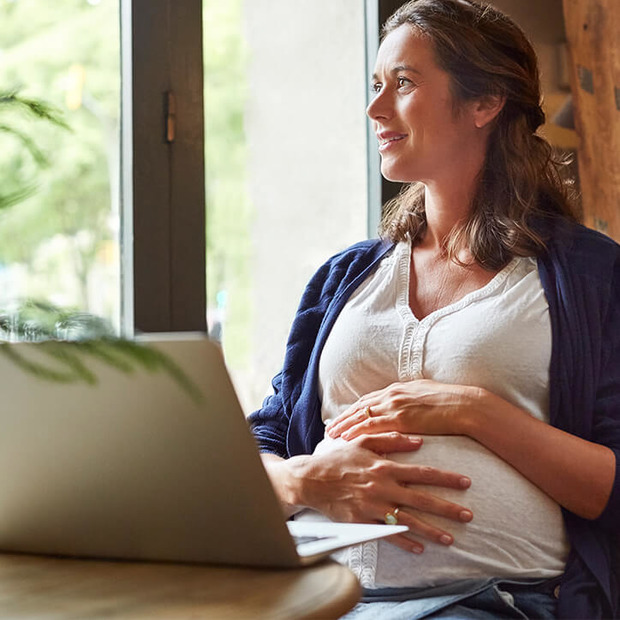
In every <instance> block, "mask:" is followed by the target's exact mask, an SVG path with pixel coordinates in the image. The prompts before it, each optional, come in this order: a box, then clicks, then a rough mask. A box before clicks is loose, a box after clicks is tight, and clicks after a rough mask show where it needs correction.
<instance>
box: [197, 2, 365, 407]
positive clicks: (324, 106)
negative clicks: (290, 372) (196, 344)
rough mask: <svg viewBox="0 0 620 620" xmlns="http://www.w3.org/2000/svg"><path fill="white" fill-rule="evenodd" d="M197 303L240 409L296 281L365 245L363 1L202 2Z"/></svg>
mask: <svg viewBox="0 0 620 620" xmlns="http://www.w3.org/2000/svg"><path fill="white" fill-rule="evenodd" d="M203 15H204V50H205V60H204V62H205V129H206V131H205V142H206V184H207V187H206V196H207V205H206V208H207V296H208V309H207V312H208V323H209V327H210V331H211V334H212V335H216V336H218V337H219V338H221V340H222V343H223V347H224V353H225V356H226V360H227V363H228V366H229V368H230V370H231V374H232V375H233V379H234V381H235V383H236V387H237V391H238V392H239V394H240V397H241V401H242V405H243V407H244V409H245V410H246V412H250V411H252V410H253V409H255V408H257V407H258V406H259V405H260V402H261V401H262V399H263V398H264V396H265V395H266V394H267V393H268V392H269V381H270V379H271V377H272V376H273V375H274V374H275V373H276V372H277V371H278V370H279V367H280V365H281V363H282V359H283V355H284V346H285V341H286V337H287V334H288V330H289V327H290V324H291V321H292V318H293V315H294V312H295V309H296V307H297V304H298V301H299V298H300V295H301V293H302V291H303V288H304V285H305V284H306V282H307V281H308V279H309V278H310V276H311V275H312V273H313V272H314V271H315V270H316V269H317V268H318V267H319V266H320V264H321V263H323V262H324V261H325V260H326V259H327V258H328V257H329V256H331V255H332V254H334V253H336V252H338V251H339V250H341V249H343V248H344V247H346V246H348V245H350V244H351V243H353V242H355V241H358V240H360V239H362V238H364V237H365V236H366V226H367V202H368V200H367V173H366V169H367V159H366V118H365V114H364V108H365V102H366V85H365V73H366V67H365V55H364V52H365V40H364V34H365V25H364V2H363V0H359V1H352V2H333V0H295V2H294V3H291V2H290V0H260V2H256V1H255V0H247V1H245V2H243V0H228V1H227V2H221V1H219V0H204V1H203Z"/></svg>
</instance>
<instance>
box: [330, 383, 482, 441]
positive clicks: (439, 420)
mask: <svg viewBox="0 0 620 620" xmlns="http://www.w3.org/2000/svg"><path fill="white" fill-rule="evenodd" d="M479 395H480V390H478V389H477V388H472V387H468V386H463V385H450V384H446V383H438V382H437V381H430V380H427V379H419V380H416V381H408V382H405V383H393V384H392V385H389V386H388V387H386V388H384V389H382V390H377V391H376V392H370V393H369V394H366V395H365V396H362V398H360V399H359V400H358V401H357V402H356V403H354V404H353V405H351V407H349V408H348V409H347V410H346V411H344V412H343V413H342V414H340V415H339V416H338V417H337V418H335V420H334V421H333V423H332V424H331V425H330V426H329V427H328V429H327V434H328V435H329V436H330V437H331V438H332V439H335V438H336V437H342V438H343V439H346V440H351V439H354V438H356V437H360V436H362V435H375V434H377V433H386V432H389V431H397V432H399V433H420V434H426V435H461V434H464V430H463V429H464V422H465V416H466V414H467V413H469V412H471V411H472V410H474V409H475V406H476V403H477V401H478V399H479Z"/></svg>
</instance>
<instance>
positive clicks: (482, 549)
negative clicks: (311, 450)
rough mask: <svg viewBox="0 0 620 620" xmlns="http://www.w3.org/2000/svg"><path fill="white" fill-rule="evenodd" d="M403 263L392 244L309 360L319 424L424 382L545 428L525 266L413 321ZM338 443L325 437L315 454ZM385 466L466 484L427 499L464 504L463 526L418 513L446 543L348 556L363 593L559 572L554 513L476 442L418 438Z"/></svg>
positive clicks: (522, 262)
mask: <svg viewBox="0 0 620 620" xmlns="http://www.w3.org/2000/svg"><path fill="white" fill-rule="evenodd" d="M410 257H411V246H410V243H407V242H402V243H400V244H398V245H397V246H396V247H395V249H394V251H393V252H392V254H390V255H389V256H388V257H386V258H384V259H383V261H382V263H381V264H380V265H379V267H378V268H377V269H376V270H375V271H374V272H373V273H372V274H371V275H370V276H369V277H368V278H367V279H366V280H365V281H364V282H363V283H362V284H361V285H360V286H359V288H358V289H357V290H356V291H355V292H354V293H353V295H352V296H351V297H350V298H349V300H348V301H347V303H346V305H345V306H344V308H343V309H342V312H341V313H340V315H339V316H338V318H337V320H336V322H335V323H334V326H333V328H332V330H331V332H330V334H329V337H328V338H327V341H326V343H325V347H324V349H323V352H322V354H321V359H320V363H319V393H320V396H321V401H322V417H323V420H324V421H327V420H328V419H332V418H334V417H336V416H337V415H338V414H339V413H341V412H342V411H344V410H345V409H346V408H347V407H348V406H349V405H351V404H352V403H353V402H355V401H356V400H357V399H358V398H359V397H360V396H362V395H363V394H366V393H368V392H371V391H374V390H378V389H381V388H384V387H386V386H388V385H390V384H391V383H394V382H397V381H411V380H415V379H422V378H426V379H433V380H436V381H439V382H444V383H453V384H462V385H472V386H478V387H482V388H485V389H487V390H490V391H491V392H494V393H495V394H497V395H498V396H500V397H502V398H504V399H506V400H507V401H509V402H511V403H513V404H514V405H516V406H518V407H520V408H522V409H524V410H526V411H528V412H529V413H530V414H531V415H533V416H535V417H537V418H538V419H540V420H543V421H545V422H548V399H549V363H550V356H551V329H550V322H549V311H548V304H547V301H546V298H545V295H544V291H543V289H542V285H541V283H540V279H539V277H538V271H537V268H536V261H535V260H534V259H531V258H515V259H514V260H512V261H511V262H510V263H509V264H508V265H507V266H506V267H505V268H504V269H502V270H501V271H500V272H499V273H498V274H497V275H496V276H495V277H494V278H493V279H492V280H491V281H490V282H488V283H487V284H486V285H485V286H483V287H481V288H480V289H478V290H475V291H473V292H471V293H468V294H467V295H465V296H464V297H463V298H462V299H460V300H458V301H456V302H454V303H451V304H449V305H447V306H445V307H443V308H440V309H438V310H436V311H434V312H432V313H430V314H429V315H427V316H425V317H424V318H423V319H421V320H418V319H417V318H416V317H415V316H414V314H413V312H412V311H411V308H410V306H409V277H410ZM340 441H342V440H336V441H333V440H331V439H329V438H327V437H326V438H325V439H324V440H323V442H321V443H320V444H319V446H318V447H317V450H319V451H323V450H330V449H333V448H337V446H338V445H339V442H340ZM391 458H393V459H394V460H397V461H399V462H403V463H420V464H424V465H431V466H433V467H438V468H441V469H445V470H450V471H456V472H459V473H462V474H465V475H468V476H470V477H471V479H472V486H471V487H470V488H469V489H468V490H467V491H456V490H451V489H439V488H433V489H432V492H433V493H434V494H435V495H438V496H441V497H444V498H446V499H448V500H450V501H454V502H456V503H459V504H461V505H464V506H467V507H469V508H471V509H472V510H473V512H474V519H473V521H472V522H470V523H468V524H461V523H455V522H452V521H449V520H447V519H443V518H441V517H435V516H431V515H427V514H424V515H421V516H422V518H423V519H424V520H426V521H427V522H433V523H436V524H437V525H438V526H439V527H442V528H444V529H446V530H447V531H449V532H451V533H452V534H453V535H454V538H455V543H454V544H453V545H452V546H451V547H444V546H441V545H437V544H434V543H430V542H427V541H425V545H426V550H425V552H424V553H423V554H422V555H419V556H418V555H414V554H411V553H408V552H405V551H403V550H401V549H399V548H397V547H395V546H393V545H391V544H389V543H387V542H385V541H381V542H379V543H367V544H365V545H362V546H360V547H356V548H353V549H352V550H350V551H349V552H347V553H346V554H345V558H344V560H343V561H345V562H346V563H348V564H349V566H350V567H351V568H352V569H353V570H354V572H356V573H357V575H358V577H359V578H360V579H361V581H362V584H363V585H364V586H366V587H371V588H372V587H383V586H414V587H417V586H428V585H438V584H443V583H447V582H451V581H455V580H458V579H468V578H483V577H513V578H530V577H532V578H534V577H536V578H547V577H554V576H557V575H559V574H561V573H562V572H563V569H564V565H565V562H566V557H567V553H568V543H567V539H566V533H565V529H564V524H563V519H562V515H561V509H560V507H559V505H558V504H557V503H556V502H554V501H553V500H552V499H551V498H549V497H548V496H547V495H546V494H545V493H543V492H542V491H541V490H540V489H538V487H536V486H535V485H533V484H532V483H530V482H529V481H528V480H527V479H526V478H524V477H523V476H522V475H521V474H520V473H519V472H517V471H516V470H515V469H514V468H512V467H511V466H510V465H508V464H507V463H506V462H504V461H503V460H502V459H500V458H499V457H498V456H496V455H495V454H493V453H492V452H490V451H489V450H488V449H486V448H485V447H484V446H482V445H481V444H479V443H478V442H476V441H474V440H472V439H470V438H468V437H462V436H426V437H425V438H424V445H423V446H422V448H421V449H420V450H419V451H417V452H411V453H400V454H394V455H391ZM302 518H318V516H317V515H316V514H314V515H313V516H310V515H309V514H308V513H306V514H305V515H304V516H302Z"/></svg>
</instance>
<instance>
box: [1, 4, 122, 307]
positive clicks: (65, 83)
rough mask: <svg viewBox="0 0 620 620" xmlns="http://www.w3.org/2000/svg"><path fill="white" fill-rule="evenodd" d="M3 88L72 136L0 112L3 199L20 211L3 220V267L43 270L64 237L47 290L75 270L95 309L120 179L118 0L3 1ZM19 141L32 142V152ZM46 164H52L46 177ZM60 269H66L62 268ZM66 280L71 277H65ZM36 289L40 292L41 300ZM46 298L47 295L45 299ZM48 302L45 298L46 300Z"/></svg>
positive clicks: (46, 272) (83, 295)
mask: <svg viewBox="0 0 620 620" xmlns="http://www.w3.org/2000/svg"><path fill="white" fill-rule="evenodd" d="M0 23H2V25H3V28H2V29H1V30H0V87H1V88H2V90H3V91H4V92H6V93H19V96H20V98H22V99H23V100H30V101H47V102H50V108H49V110H52V111H53V118H54V119H56V120H58V119H59V118H60V116H59V113H62V118H63V119H64V122H65V123H66V124H67V125H68V126H70V127H71V129H72V131H59V129H58V126H57V124H54V123H43V122H36V123H35V122H33V118H32V115H31V114H25V113H24V108H23V106H22V107H21V108H19V106H12V109H10V110H9V109H6V107H5V106H3V107H2V109H0V115H1V117H0V122H1V123H2V124H3V125H6V126H8V127H10V128H11V129H12V130H13V134H12V135H10V134H9V133H7V132H4V134H3V135H2V138H1V139H2V148H1V149H0V170H2V175H1V179H2V188H3V189H2V193H3V195H5V196H11V195H14V196H15V197H16V198H17V200H15V201H13V202H14V203H17V202H18V201H19V200H20V199H21V201H22V202H21V204H19V207H16V206H13V207H12V208H10V209H4V212H3V214H2V219H1V220H0V263H2V264H5V265H6V264H11V263H21V264H23V265H24V266H25V269H26V270H28V271H33V272H34V271H35V270H34V268H33V261H34V260H35V258H36V257H37V250H38V249H39V248H40V246H41V244H42V243H44V242H46V241H48V240H50V239H52V238H53V237H55V236H59V235H60V236H63V237H64V238H65V239H66V240H67V244H66V245H67V246H68V247H69V248H70V251H69V252H66V254H67V256H66V257H65V260H63V261H61V263H60V264H56V265H53V264H50V265H48V267H47V268H45V267H43V268H41V266H40V265H38V266H37V268H38V269H42V274H41V281H42V284H41V286H42V288H45V286H46V285H49V286H50V287H51V286H53V285H54V283H55V281H56V280H57V279H60V276H58V275H57V276H56V277H52V272H54V271H58V270H59V269H60V270H63V271H64V272H66V271H67V270H69V271H71V272H72V275H73V276H74V278H75V279H76V281H77V282H78V290H79V291H80V295H79V297H80V298H79V299H77V300H76V302H78V304H79V305H82V306H83V307H86V305H87V278H88V273H89V271H90V269H91V268H92V266H93V264H94V261H95V259H96V257H97V254H98V252H100V251H101V248H102V245H105V243H106V242H108V241H109V240H110V239H111V238H112V237H113V231H112V227H111V225H110V217H109V213H110V209H111V198H112V197H111V193H110V182H111V179H114V177H117V176H118V173H117V169H118V162H119V143H118V124H119V105H120V95H119V93H120V68H119V25H118V2H117V1H114V0H100V1H99V2H92V1H91V2H88V1H87V0H55V1H54V2H44V1H41V0H0ZM20 136H23V137H26V138H29V139H30V140H31V141H32V142H31V144H30V145H28V144H27V143H26V142H25V140H24V139H20ZM42 163H48V164H49V165H47V166H46V167H45V169H41V164H42ZM57 262H58V261H57ZM64 275H65V277H66V273H65V274H64ZM42 292H44V291H42V290H35V291H33V293H42ZM45 292H47V291H45ZM45 296H47V295H45Z"/></svg>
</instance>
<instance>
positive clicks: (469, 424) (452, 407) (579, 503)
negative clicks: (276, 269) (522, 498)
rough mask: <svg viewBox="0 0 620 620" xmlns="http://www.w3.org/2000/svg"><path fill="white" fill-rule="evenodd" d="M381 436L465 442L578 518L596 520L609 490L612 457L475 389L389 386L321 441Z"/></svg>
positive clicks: (432, 384) (613, 467)
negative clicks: (475, 444)
mask: <svg viewBox="0 0 620 620" xmlns="http://www.w3.org/2000/svg"><path fill="white" fill-rule="evenodd" d="M366 407H369V408H370V413H371V416H368V414H367V411H368V410H366ZM389 430H396V431H399V432H401V433H419V434H431V435H466V436H469V437H471V438H472V439H475V440H476V441H478V442H480V443H481V444H483V445H484V446H486V447H487V448H488V449H489V450H491V451H493V452H494V453H495V454H497V455H498V456H499V457H500V458H502V459H503V460H505V461H506V462H507V463H509V464H510V465H512V466H513V467H514V468H515V469H517V470H518V471H519V472H520V473H521V474H523V475H524V476H525V477H526V478H528V479H529V480H530V481H531V482H533V483H534V484H535V485H537V486H538V487H539V488H541V489H542V490H543V491H544V492H545V493H547V495H549V496H550V497H551V498H552V499H554V500H555V501H556V502H558V504H560V505H561V506H563V507H564V508H566V509H568V510H570V511H571V512H574V513H575V514H577V515H579V516H581V517H584V518H586V519H595V518H596V517H598V516H599V515H600V514H601V512H602V511H603V509H604V508H605V506H606V503H607V500H608V498H609V496H610V493H611V490H612V486H613V483H614V478H615V472H616V461H615V455H614V453H613V452H612V450H610V449H609V448H607V447H605V446H602V445H599V444H596V443H593V442H590V441H586V440H584V439H580V438H579V437H576V436H574V435H571V434H569V433H566V432H564V431H562V430H560V429H557V428H554V427H552V426H550V425H549V424H545V423H544V422H542V421H540V420H538V419H536V418H534V417H533V416H531V415H530V414H529V413H527V412H526V411H524V410H522V409H519V408H518V407H516V406H514V405H512V404H510V403H509V402H507V401H505V400H504V399H502V398H500V397H499V396H496V395H495V394H492V393H491V392H489V391H487V390H483V389H479V388H473V387H468V386H458V385H447V384H442V383H437V382H434V381H428V380H419V381H411V382H407V383H396V384H393V385H391V386H389V387H388V388H386V389H384V390H379V391H377V392H373V393H371V394H368V395H366V396H364V397H363V398H362V399H360V400H359V401H358V402H357V403H356V404H355V405H354V406H353V407H351V408H350V409H349V410H347V411H346V412H344V413H343V414H342V415H341V416H339V417H338V418H336V420H335V421H334V424H332V425H331V426H330V428H329V430H328V434H329V435H330V436H331V437H332V438H335V437H339V436H341V437H342V438H343V439H346V440H352V439H354V438H356V437H359V436H361V435H364V434H374V433H382V432H386V431H389Z"/></svg>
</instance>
